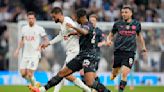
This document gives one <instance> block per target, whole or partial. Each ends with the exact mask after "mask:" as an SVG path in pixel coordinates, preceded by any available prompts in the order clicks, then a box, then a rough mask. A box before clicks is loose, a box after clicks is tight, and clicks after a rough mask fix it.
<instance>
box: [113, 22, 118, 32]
mask: <svg viewBox="0 0 164 92" xmlns="http://www.w3.org/2000/svg"><path fill="white" fill-rule="evenodd" d="M117 31H118V28H117V23H114V25H113V28H112V33H113V34H115V33H116V32H117Z"/></svg>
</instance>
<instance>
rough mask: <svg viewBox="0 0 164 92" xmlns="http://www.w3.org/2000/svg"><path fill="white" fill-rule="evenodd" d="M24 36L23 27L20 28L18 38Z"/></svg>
mask: <svg viewBox="0 0 164 92" xmlns="http://www.w3.org/2000/svg"><path fill="white" fill-rule="evenodd" d="M24 36H25V31H24V27H22V28H21V30H20V38H23V37H24Z"/></svg>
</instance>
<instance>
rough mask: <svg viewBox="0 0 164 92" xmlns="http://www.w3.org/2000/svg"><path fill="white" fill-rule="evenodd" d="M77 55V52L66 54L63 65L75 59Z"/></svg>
mask: <svg viewBox="0 0 164 92" xmlns="http://www.w3.org/2000/svg"><path fill="white" fill-rule="evenodd" d="M78 54H79V52H71V53H68V54H67V56H66V59H65V63H68V62H70V61H71V60H72V59H73V58H75V57H76V56H77V55H78Z"/></svg>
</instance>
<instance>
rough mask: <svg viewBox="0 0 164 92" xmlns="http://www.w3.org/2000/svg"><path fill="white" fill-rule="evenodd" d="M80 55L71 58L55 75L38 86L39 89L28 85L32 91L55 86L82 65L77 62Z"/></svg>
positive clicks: (44, 90) (41, 90)
mask: <svg viewBox="0 0 164 92" xmlns="http://www.w3.org/2000/svg"><path fill="white" fill-rule="evenodd" d="M80 60H81V58H80V56H78V57H76V58H74V59H73V60H71V61H70V62H69V63H68V64H67V65H66V66H65V67H64V68H62V69H61V70H60V71H59V72H58V73H57V75H56V76H54V77H52V78H51V79H50V80H49V81H48V83H47V84H46V85H45V86H42V87H40V88H39V89H38V88H36V87H30V89H31V90H32V91H33V92H46V91H47V90H48V89H50V88H51V87H53V86H56V85H57V84H58V83H59V82H60V81H61V80H62V79H63V78H64V77H66V76H69V75H70V74H72V73H73V72H75V71H79V70H80V69H81V68H82V66H81V64H80V63H79V62H78V61H80Z"/></svg>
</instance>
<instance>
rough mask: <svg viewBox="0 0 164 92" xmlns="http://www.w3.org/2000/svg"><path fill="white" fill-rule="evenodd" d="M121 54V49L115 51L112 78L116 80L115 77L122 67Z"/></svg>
mask: <svg viewBox="0 0 164 92" xmlns="http://www.w3.org/2000/svg"><path fill="white" fill-rule="evenodd" d="M121 61H122V58H121V55H120V52H119V51H115V52H114V63H113V68H112V73H111V75H110V79H111V80H114V79H115V77H116V76H117V75H118V74H119V72H120V69H121Z"/></svg>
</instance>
